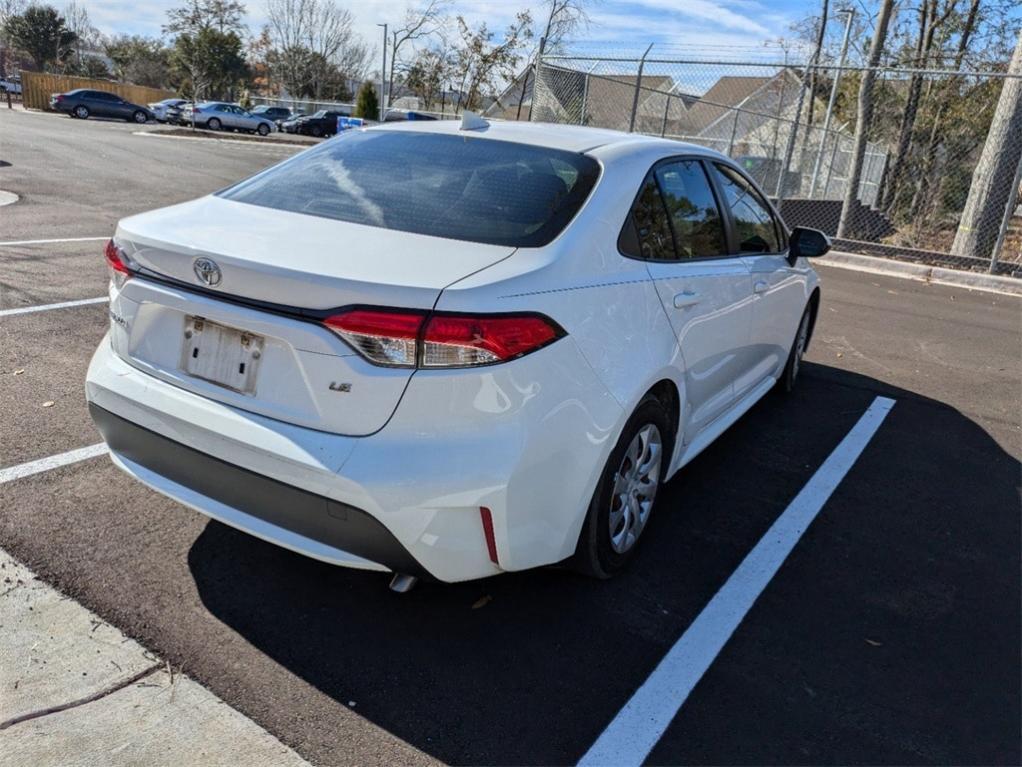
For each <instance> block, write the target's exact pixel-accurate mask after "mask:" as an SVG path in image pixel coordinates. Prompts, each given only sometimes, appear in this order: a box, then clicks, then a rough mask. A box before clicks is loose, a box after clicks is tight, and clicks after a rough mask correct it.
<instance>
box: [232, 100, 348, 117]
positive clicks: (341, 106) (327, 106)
mask: <svg viewBox="0 0 1022 767" xmlns="http://www.w3.org/2000/svg"><path fill="white" fill-rule="evenodd" d="M251 100H252V106H260V105H263V106H268V107H286V108H287V109H290V110H291V111H292V112H295V113H301V114H304V115H311V114H315V113H316V112H319V111H320V110H326V111H332V112H345V113H347V114H349V115H350V114H351V113H352V112H353V111H354V110H355V105H354V104H348V103H345V102H343V101H316V100H314V99H282V98H270V97H265V96H252V97H251Z"/></svg>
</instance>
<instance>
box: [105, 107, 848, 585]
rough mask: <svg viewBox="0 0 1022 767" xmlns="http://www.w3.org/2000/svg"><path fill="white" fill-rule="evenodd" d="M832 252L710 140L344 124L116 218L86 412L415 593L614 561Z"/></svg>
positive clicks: (271, 536)
mask: <svg viewBox="0 0 1022 767" xmlns="http://www.w3.org/2000/svg"><path fill="white" fill-rule="evenodd" d="M828 246H829V245H828V241H827V238H826V237H825V236H824V235H823V234H821V233H820V232H817V231H815V230H810V229H801V228H796V229H794V230H792V231H788V230H787V228H786V227H785V225H784V223H783V222H782V221H781V218H780V217H779V216H778V215H777V212H776V211H775V210H774V209H773V207H772V206H771V204H770V203H769V202H768V200H767V199H766V197H765V196H764V195H763V193H762V192H761V191H760V190H759V189H757V187H756V185H755V184H754V183H753V182H752V181H750V180H749V179H748V177H746V176H745V175H744V173H743V172H742V171H741V170H740V169H739V168H738V167H737V166H736V165H735V164H734V163H733V162H731V161H730V160H729V159H727V158H726V157H724V156H723V155H720V154H717V153H715V152H713V151H710V150H708V149H705V148H702V147H698V146H692V145H688V144H682V143H678V142H674V141H666V140H661V139H655V138H648V137H642V136H636V135H629V134H624V133H617V132H613V131H604V130H596V129H591V128H581V127H572V126H560V125H543V124H537V123H512V122H508V123H493V124H487V123H486V122H485V121H482V120H480V119H479V118H467V119H466V120H465V121H463V122H462V123H461V124H459V123H457V122H453V121H448V122H434V123H417V122H412V123H391V124H388V125H385V126H379V127H375V128H370V129H364V130H356V131H350V132H347V133H346V134H344V135H342V136H340V137H338V138H336V139H333V140H331V141H328V142H325V143H323V144H321V145H319V146H317V147H315V148H313V149H310V150H308V151H306V152H303V153H301V154H299V155H296V156H295V157H293V158H291V159H289V160H287V161H286V162H283V163H281V164H280V165H277V166H275V167H272V168H270V169H268V170H266V171H264V172H262V173H260V174H258V175H256V176H254V177H252V178H250V179H248V180H245V181H242V182H240V183H238V184H236V185H235V186H232V187H230V188H228V189H226V190H223V191H221V192H218V193H216V194H214V195H211V196H207V197H203V198H201V199H198V200H194V201H192V202H187V203H184V204H181V205H175V206H172V207H169V208H163V209H161V210H155V211H152V212H149V213H145V214H142V215H137V216H132V217H130V218H126V219H124V220H123V221H121V222H120V224H119V226H118V227H117V231H116V234H115V236H114V238H113V240H111V242H110V244H109V245H108V246H107V250H106V257H107V259H108V261H109V265H110V269H111V275H112V280H111V286H110V320H111V322H110V330H109V334H108V336H107V337H106V338H105V339H104V340H103V342H102V343H101V344H100V346H99V349H98V350H97V351H96V353H95V356H94V357H93V360H92V363H91V366H90V368H89V372H88V382H87V396H88V400H89V407H90V410H91V413H92V416H93V419H94V420H95V422H96V424H97V426H98V427H99V430H100V432H101V433H102V434H103V437H104V439H105V440H106V442H107V443H108V445H109V447H110V450H111V455H112V456H113V460H114V462H115V463H116V464H117V465H118V466H120V467H121V468H122V469H124V470H125V471H126V472H128V473H129V474H131V475H132V476H134V477H136V478H137V479H139V480H140V481H142V482H144V483H145V484H147V485H149V486H150V487H152V488H154V489H156V490H158V491H159V492H161V493H164V494H165V495H168V496H170V497H171V498H173V499H176V500H177V501H179V502H181V503H182V504H185V505H187V506H190V507H192V508H193V509H196V510H198V511H200V512H202V513H203V514H206V515H208V516H210V517H213V518H215V519H218V520H220V521H222V522H224V523H226V524H228V525H232V526H234V527H236V528H238V529H241V530H243V531H246V532H248V533H251V534H252V535H255V536H257V537H259V538H262V539H264V540H266V541H270V542H273V543H275V544H279V545H281V546H285V547H287V548H289V549H292V550H294V551H296V552H300V553H302V554H305V555H308V556H311V557H315V558H317V559H320V560H323V561H326V562H331V563H334V564H337V565H344V566H347V567H355V568H363V569H368V570H379V571H385V572H392V573H394V579H393V581H392V587H394V588H395V589H398V590H402V589H405V588H408V587H409V586H410V585H411V584H413V583H414V582H415V579H416V578H418V577H423V576H426V577H430V578H432V579H437V580H440V581H448V582H452V581H461V580H467V579H472V578H482V577H486V576H490V575H495V574H498V573H501V572H504V571H508V570H522V569H525V568H531V567H537V566H541V565H547V564H551V563H559V562H568V563H570V564H571V565H572V566H573V567H575V568H576V569H578V570H581V571H584V572H586V573H589V574H592V575H595V576H597V577H608V576H611V575H613V574H615V573H617V572H618V571H619V570H621V569H622V567H624V566H625V564H626V563H627V562H628V561H629V559H631V558H632V556H633V555H634V554H635V553H636V548H637V544H638V542H639V540H640V539H641V537H642V536H643V534H644V531H646V530H649V529H652V532H650V533H647V535H650V534H652V535H655V534H656V526H655V524H654V526H653V527H652V528H650V527H649V522H650V519H651V517H653V516H654V512H655V501H656V498H657V492H658V489H659V488H660V486H661V485H662V484H663V483H664V482H666V481H667V480H668V479H670V477H671V476H672V475H673V474H674V473H675V472H677V471H678V470H679V469H680V468H681V467H683V466H684V465H685V464H686V463H687V462H689V461H691V460H692V458H693V457H694V456H695V455H697V454H698V453H699V452H700V451H701V450H703V449H704V448H705V447H706V446H707V445H708V444H709V443H710V442H712V441H713V440H714V439H715V438H716V437H717V436H718V435H719V434H721V432H723V431H724V430H725V429H727V428H728V426H730V425H731V424H732V423H734V422H735V421H736V420H737V419H738V418H739V417H740V416H741V415H742V414H743V413H744V412H746V411H747V410H748V409H749V408H750V407H751V406H752V405H753V404H754V403H755V402H756V401H757V400H759V399H760V398H761V397H762V396H763V395H764V394H766V393H767V392H768V391H770V390H771V389H773V388H775V387H780V388H781V389H783V390H790V389H791V387H792V386H793V384H794V383H795V379H796V376H797V375H798V372H799V363H800V360H801V358H802V354H803V352H804V351H805V349H806V346H807V344H808V343H809V339H810V337H811V334H812V329H813V323H814V321H815V318H816V315H817V312H818V310H819V303H820V290H819V287H818V280H817V277H816V274H815V272H814V271H813V269H812V268H811V267H810V266H809V264H808V263H807V261H806V257H810V256H817V255H821V254H822V253H824V252H826V250H827V248H828Z"/></svg>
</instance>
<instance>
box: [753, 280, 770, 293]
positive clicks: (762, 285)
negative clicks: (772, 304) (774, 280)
mask: <svg viewBox="0 0 1022 767" xmlns="http://www.w3.org/2000/svg"><path fill="white" fill-rule="evenodd" d="M769 287H770V286H769V285H767V283H766V281H764V280H756V284H755V285H753V286H752V292H753V293H766V292H767V288H769Z"/></svg>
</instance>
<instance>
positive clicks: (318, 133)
mask: <svg viewBox="0 0 1022 767" xmlns="http://www.w3.org/2000/svg"><path fill="white" fill-rule="evenodd" d="M309 133H311V134H312V136H313V138H322V137H323V129H322V128H320V127H319V126H318V125H313V126H312V127H311V128H309Z"/></svg>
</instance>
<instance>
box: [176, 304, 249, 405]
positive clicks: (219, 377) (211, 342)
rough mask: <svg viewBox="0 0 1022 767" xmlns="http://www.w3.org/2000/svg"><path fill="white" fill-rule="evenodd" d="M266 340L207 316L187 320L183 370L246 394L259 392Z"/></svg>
mask: <svg viewBox="0 0 1022 767" xmlns="http://www.w3.org/2000/svg"><path fill="white" fill-rule="evenodd" d="M263 346H264V339H263V337H262V336H259V335H256V334H255V333H249V332H248V331H245V330H238V329H237V328H231V327H228V326H226V325H221V324H219V323H217V322H210V321H209V320H207V319H205V318H204V317H192V316H189V317H187V318H186V319H185V341H184V343H183V344H182V348H181V369H182V370H184V372H185V373H187V374H188V375H190V376H192V377H194V378H201V379H202V380H203V381H209V382H210V383H213V384H216V385H217V386H223V387H224V388H226V389H231V390H232V391H236V392H241V393H242V394H253V393H254V392H255V385H256V377H257V374H258V369H259V361H260V360H261V359H262V356H263Z"/></svg>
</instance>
